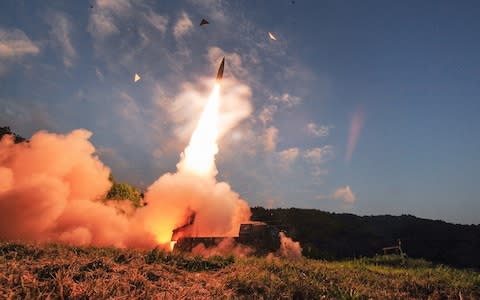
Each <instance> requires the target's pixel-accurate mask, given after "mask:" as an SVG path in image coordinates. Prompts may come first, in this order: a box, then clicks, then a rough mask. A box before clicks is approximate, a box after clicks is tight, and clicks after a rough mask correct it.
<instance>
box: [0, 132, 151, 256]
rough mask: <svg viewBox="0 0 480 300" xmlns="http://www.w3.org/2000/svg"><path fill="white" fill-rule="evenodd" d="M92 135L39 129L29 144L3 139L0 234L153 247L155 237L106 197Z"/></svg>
mask: <svg viewBox="0 0 480 300" xmlns="http://www.w3.org/2000/svg"><path fill="white" fill-rule="evenodd" d="M90 136H91V133H90V132H89V131H87V130H83V129H79V130H74V131H73V132H71V133H69V134H66V135H57V134H52V133H48V132H45V131H40V132H38V133H36V134H35V135H33V136H32V138H31V140H30V142H28V143H20V144H14V142H13V139H12V137H11V136H8V135H6V136H4V137H3V138H2V139H1V141H0V238H2V239H9V240H33V241H38V242H49V241H59V242H64V243H68V244H74V245H97V246H107V245H109V246H110V245H111V246H116V247H150V246H153V245H155V239H154V236H153V235H152V234H150V233H148V232H146V231H145V230H143V226H142V224H141V223H140V222H137V221H136V220H134V219H129V218H127V217H126V216H125V215H122V214H118V213H117V211H116V209H114V208H112V207H108V206H105V205H104V204H103V203H102V202H101V201H100V199H102V198H103V197H104V196H105V194H106V193H107V191H108V189H109V188H110V185H111V183H110V181H109V180H108V176H109V174H110V170H109V169H108V168H107V167H106V166H104V165H103V164H102V162H101V161H100V160H99V159H98V157H96V156H95V148H94V146H93V145H92V144H91V143H90V142H89V141H88V139H89V138H90Z"/></svg>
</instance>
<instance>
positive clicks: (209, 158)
mask: <svg viewBox="0 0 480 300" xmlns="http://www.w3.org/2000/svg"><path fill="white" fill-rule="evenodd" d="M219 96H220V84H218V83H216V84H215V87H214V89H213V92H212V94H211V95H210V98H209V99H208V102H207V105H206V106H205V109H204V110H203V113H202V115H201V116H200V120H199V121H198V125H197V127H196V128H195V130H194V132H193V134H192V137H191V138H190V143H189V144H188V146H187V148H185V151H184V153H183V154H182V156H183V159H182V160H181V161H180V163H179V164H178V165H177V167H178V170H179V171H181V172H189V173H192V174H195V175H198V176H207V175H209V174H213V175H215V174H216V168H215V155H216V154H217V153H218V144H217V139H218V127H217V126H218V118H219V117H218V113H219V106H220V99H219V98H220V97H219Z"/></svg>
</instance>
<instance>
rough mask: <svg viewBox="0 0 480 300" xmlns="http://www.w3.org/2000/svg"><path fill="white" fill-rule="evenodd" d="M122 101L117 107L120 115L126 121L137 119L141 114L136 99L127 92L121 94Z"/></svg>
mask: <svg viewBox="0 0 480 300" xmlns="http://www.w3.org/2000/svg"><path fill="white" fill-rule="evenodd" d="M120 99H121V100H122V102H120V103H119V104H118V106H117V109H118V112H119V114H120V115H121V116H123V117H124V118H125V119H136V118H137V116H138V114H139V113H140V108H139V107H138V105H137V102H136V101H135V99H133V98H132V97H131V96H130V95H128V94H127V93H125V92H121V93H120Z"/></svg>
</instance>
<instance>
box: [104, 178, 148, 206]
mask: <svg viewBox="0 0 480 300" xmlns="http://www.w3.org/2000/svg"><path fill="white" fill-rule="evenodd" d="M107 199H113V200H130V201H131V202H132V203H133V205H134V206H135V207H140V206H142V193H141V191H140V190H139V189H137V188H135V187H133V186H131V185H129V184H127V183H118V182H115V181H114V182H113V184H112V187H111V188H110V190H109V191H108V193H107Z"/></svg>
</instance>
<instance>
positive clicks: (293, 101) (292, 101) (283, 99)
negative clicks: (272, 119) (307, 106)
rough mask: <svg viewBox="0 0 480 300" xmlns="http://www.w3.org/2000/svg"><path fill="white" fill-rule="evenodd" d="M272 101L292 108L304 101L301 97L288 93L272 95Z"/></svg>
mask: <svg viewBox="0 0 480 300" xmlns="http://www.w3.org/2000/svg"><path fill="white" fill-rule="evenodd" d="M270 100H272V101H275V102H279V103H282V104H285V105H286V106H287V107H292V106H294V105H297V104H300V102H302V99H300V97H297V96H292V95H290V94H288V93H284V94H281V95H272V96H270Z"/></svg>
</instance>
